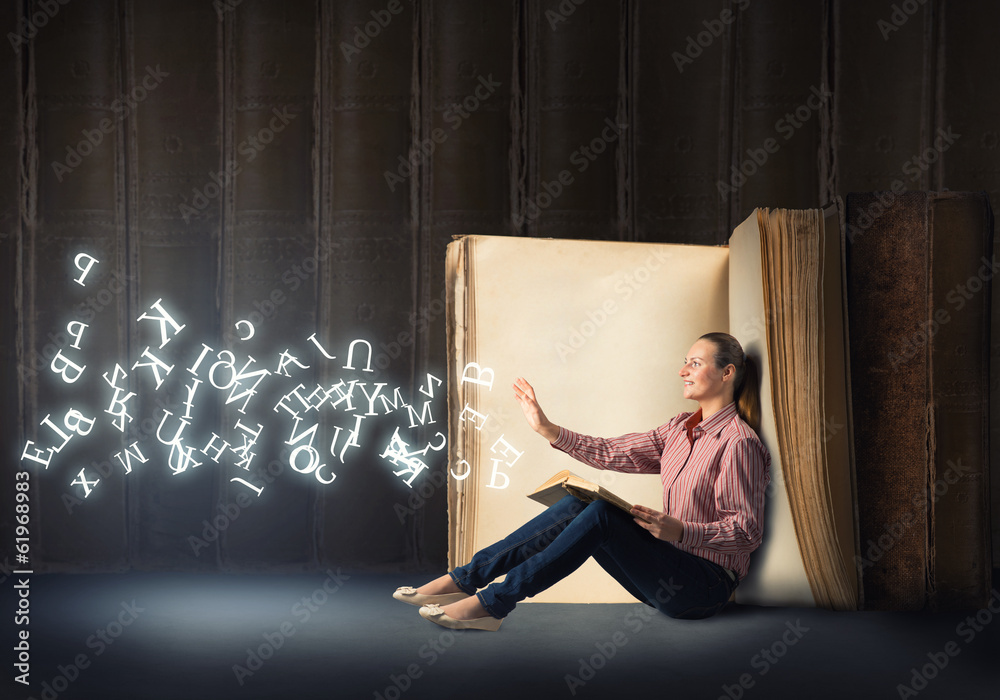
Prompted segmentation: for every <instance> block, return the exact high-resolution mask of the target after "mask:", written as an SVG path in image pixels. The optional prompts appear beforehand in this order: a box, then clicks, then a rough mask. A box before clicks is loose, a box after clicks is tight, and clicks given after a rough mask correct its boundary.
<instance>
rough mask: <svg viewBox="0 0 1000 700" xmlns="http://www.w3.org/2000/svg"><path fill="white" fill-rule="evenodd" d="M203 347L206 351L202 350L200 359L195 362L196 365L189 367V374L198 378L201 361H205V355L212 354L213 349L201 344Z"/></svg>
mask: <svg viewBox="0 0 1000 700" xmlns="http://www.w3.org/2000/svg"><path fill="white" fill-rule="evenodd" d="M201 347H203V348H204V350H202V351H201V354H200V355H198V359H197V360H195V361H194V364H193V365H191V366H190V367H188V372H190V373H191V374H193V375H194V376H196V377H197V376H198V368H199V367H200V366H201V361H202V360H204V359H205V355H207V354H208V353H210V352H212V348H210V347H208V346H207V345H205V344H204V343H202V344H201Z"/></svg>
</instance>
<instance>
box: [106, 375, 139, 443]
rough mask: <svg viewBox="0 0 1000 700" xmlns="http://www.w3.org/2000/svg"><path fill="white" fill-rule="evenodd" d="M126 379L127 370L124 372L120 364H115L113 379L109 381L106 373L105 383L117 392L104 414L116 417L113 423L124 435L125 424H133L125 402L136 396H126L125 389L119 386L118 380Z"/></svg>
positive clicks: (133, 394)
mask: <svg viewBox="0 0 1000 700" xmlns="http://www.w3.org/2000/svg"><path fill="white" fill-rule="evenodd" d="M119 375H120V376H119ZM125 377H126V374H125V370H123V369H122V368H121V366H120V365H118V363H115V370H114V375H113V376H112V378H111V379H108V373H107V372H105V373H104V381H106V382H107V383H108V385H109V386H110V387H111V388H113V389H114V390H115V395H114V397H113V398H112V399H111V405H110V406H108V407H107V408H106V409H104V412H105V413H108V414H110V415H112V416H114V418H113V419H112V421H111V423H112V425H114V426H115V427H116V428H118V430H120V431H121V432H123V433H124V432H125V423H126V422H128V423H131V422H132V416H130V415H129V414H128V412H127V409H126V408H125V402H126V401H128V400H129V399H131V398H132V397H133V396H135V392H131V391H130V392H128V393H127V394H125V387H121V386H118V380H119V379H125ZM122 394H125V396H122Z"/></svg>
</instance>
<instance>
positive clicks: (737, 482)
mask: <svg viewBox="0 0 1000 700" xmlns="http://www.w3.org/2000/svg"><path fill="white" fill-rule="evenodd" d="M552 446H553V447H555V448H556V449H558V450H562V451H563V452H565V453H567V454H568V455H570V456H571V457H573V458H575V459H578V460H580V461H581V462H583V463H585V464H589V465H590V466H592V467H596V468H597V469H611V470H613V471H618V472H626V473H632V474H655V473H657V472H658V473H659V474H660V481H661V482H662V483H663V511H664V512H665V513H667V514H668V515H671V516H673V517H675V518H677V519H678V520H680V521H681V522H682V523H683V524H684V535H683V537H682V538H681V540H680V542H674V543H672V544H673V545H674V546H676V547H677V548H678V549H682V550H684V551H685V552H690V553H691V554H695V555H697V556H699V557H703V558H705V559H708V560H709V561H711V562H714V563H716V564H719V565H721V566H724V567H725V568H727V569H730V570H732V571H734V572H736V575H737V576H738V577H739V578H740V580H742V579H743V577H744V576H746V574H747V570H748V568H749V563H750V553H751V552H753V551H754V550H755V549H756V548H757V547H758V545H760V540H761V531H762V527H763V515H764V490H765V489H766V488H767V484H768V482H769V481H770V480H771V476H770V465H771V456H770V454H768V451H767V448H765V447H764V444H763V443H762V442H761V441H760V438H758V437H757V434H756V433H755V432H754V431H753V429H752V428H750V426H748V425H747V424H746V423H745V422H743V420H742V419H741V418H740V417H739V416H738V415H737V413H736V404H735V403H730V404H728V405H727V406H726V407H725V408H723V409H722V410H720V411H718V412H717V413H715V414H713V415H712V416H709V418H708V419H707V420H701V409H699V410H698V411H697V412H696V413H681V414H678V415H677V416H675V417H674V418H673V419H671V420H670V422H669V423H667V424H666V425H661V426H660V427H659V428H656V429H655V430H650V431H648V432H645V433H629V434H627V435H622V436H621V437H616V438H596V437H590V436H587V435H581V434H579V433H574V432H573V431H572V430H567V429H565V428H560V429H559V438H558V439H557V440H556V441H555V442H554V443H552Z"/></svg>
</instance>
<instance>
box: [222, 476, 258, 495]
mask: <svg viewBox="0 0 1000 700" xmlns="http://www.w3.org/2000/svg"><path fill="white" fill-rule="evenodd" d="M234 481H238V482H240V483H241V484H243V485H244V486H247V487H249V488H251V489H253V490H254V491H256V492H257V497H258V498H260V492H261V491H263V490H264V487H263V486H260V487H257V486H254V485H253V484H251V483H250V482H249V481H246V480H245V479H239V478H236V477H233V478H232V479H230V480H229V482H230V483H232V482H234Z"/></svg>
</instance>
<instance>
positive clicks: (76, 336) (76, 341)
mask: <svg viewBox="0 0 1000 700" xmlns="http://www.w3.org/2000/svg"><path fill="white" fill-rule="evenodd" d="M74 326H75V327H76V328H78V329H79V330H77V331H76V332H74V331H73V327H74ZM87 328H89V326H88V325H87V324H86V323H80V322H79V321H70V322H69V323H67V324H66V332H67V333H69V334H70V335H71V336H73V343H72V344H71V345H70V347H71V348H73V349H74V350H79V349H80V339H81V338H83V332H84V331H85V330H87Z"/></svg>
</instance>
